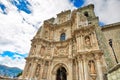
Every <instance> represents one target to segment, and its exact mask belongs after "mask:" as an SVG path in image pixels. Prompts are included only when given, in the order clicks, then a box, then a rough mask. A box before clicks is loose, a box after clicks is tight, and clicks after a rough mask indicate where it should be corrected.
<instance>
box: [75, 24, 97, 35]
mask: <svg viewBox="0 0 120 80" xmlns="http://www.w3.org/2000/svg"><path fill="white" fill-rule="evenodd" d="M94 30H95V26H94V25H88V26H85V27H80V28H78V29H76V30H74V32H73V35H75V34H79V35H84V33H86V32H87V33H88V34H89V33H91V32H93V31H94Z"/></svg>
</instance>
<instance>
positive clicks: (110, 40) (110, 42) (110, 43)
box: [109, 39, 118, 63]
mask: <svg viewBox="0 0 120 80" xmlns="http://www.w3.org/2000/svg"><path fill="white" fill-rule="evenodd" d="M109 45H110V47H111V48H112V51H113V54H114V56H115V60H116V63H118V60H117V57H116V54H115V51H114V49H113V45H112V39H109Z"/></svg>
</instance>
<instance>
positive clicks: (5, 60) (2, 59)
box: [0, 56, 25, 70]
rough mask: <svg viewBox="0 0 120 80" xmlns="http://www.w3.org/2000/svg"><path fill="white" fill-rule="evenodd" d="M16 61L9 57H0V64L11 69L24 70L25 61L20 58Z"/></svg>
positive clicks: (17, 57)
mask: <svg viewBox="0 0 120 80" xmlns="http://www.w3.org/2000/svg"><path fill="white" fill-rule="evenodd" d="M15 57H16V58H15V59H12V58H10V57H8V56H5V57H2V56H0V64H2V65H7V66H9V67H18V68H20V69H22V70H23V69H24V66H25V59H24V58H23V57H20V56H15Z"/></svg>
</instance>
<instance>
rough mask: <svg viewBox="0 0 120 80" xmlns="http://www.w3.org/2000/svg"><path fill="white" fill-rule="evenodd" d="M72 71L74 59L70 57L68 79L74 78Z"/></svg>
mask: <svg viewBox="0 0 120 80" xmlns="http://www.w3.org/2000/svg"><path fill="white" fill-rule="evenodd" d="M72 71H73V64H72V59H70V60H69V72H68V76H67V79H68V80H73V75H72Z"/></svg>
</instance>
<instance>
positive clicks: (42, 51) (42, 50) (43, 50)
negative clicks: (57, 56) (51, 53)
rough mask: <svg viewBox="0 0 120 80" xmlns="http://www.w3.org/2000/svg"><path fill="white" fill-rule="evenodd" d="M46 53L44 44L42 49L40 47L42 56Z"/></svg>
mask: <svg viewBox="0 0 120 80" xmlns="http://www.w3.org/2000/svg"><path fill="white" fill-rule="evenodd" d="M44 53H45V47H44V46H42V47H41V49H40V54H41V56H43V55H44Z"/></svg>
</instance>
